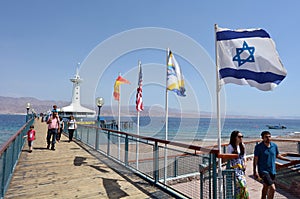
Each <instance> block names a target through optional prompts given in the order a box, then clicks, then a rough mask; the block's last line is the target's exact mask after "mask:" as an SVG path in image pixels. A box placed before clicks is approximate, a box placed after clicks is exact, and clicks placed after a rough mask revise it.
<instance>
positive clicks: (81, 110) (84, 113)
mask: <svg viewBox="0 0 300 199" xmlns="http://www.w3.org/2000/svg"><path fill="white" fill-rule="evenodd" d="M70 81H71V82H72V83H73V92H72V102H71V104H70V105H69V106H65V107H62V108H61V109H60V111H59V115H60V116H61V117H63V118H67V117H70V116H71V115H73V116H74V117H75V118H77V120H83V119H84V118H95V115H96V112H95V111H94V110H91V109H88V108H85V107H83V106H81V104H80V83H81V82H82V81H83V80H82V79H80V76H79V71H78V68H77V69H76V74H75V76H74V78H71V79H70Z"/></svg>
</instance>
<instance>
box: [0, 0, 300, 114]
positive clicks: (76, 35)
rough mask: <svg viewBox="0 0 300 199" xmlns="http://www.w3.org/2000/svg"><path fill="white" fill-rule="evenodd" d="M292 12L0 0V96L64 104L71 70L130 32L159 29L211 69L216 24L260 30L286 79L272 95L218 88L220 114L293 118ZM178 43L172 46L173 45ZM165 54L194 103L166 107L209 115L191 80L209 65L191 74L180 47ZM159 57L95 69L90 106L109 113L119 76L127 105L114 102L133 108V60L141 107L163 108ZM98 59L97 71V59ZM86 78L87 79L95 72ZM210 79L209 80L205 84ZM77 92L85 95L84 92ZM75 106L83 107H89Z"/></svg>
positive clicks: (213, 2)
mask: <svg viewBox="0 0 300 199" xmlns="http://www.w3.org/2000/svg"><path fill="white" fill-rule="evenodd" d="M299 7H300V2H298V1H296V0H294V1H289V3H287V2H284V1H261V0H253V1H250V2H244V1H230V0H229V1H221V0H220V1H217V0H210V1H204V0H203V1H197V0H194V1H180V0H175V1H174V0H172V1H170V0H166V1H158V0H156V1H155V0H151V1H150V0H149V1H140V0H131V1H114V0H112V1H100V0H98V1H96V0H89V1H82V0H51V1H50V0H48V1H47V0H45V1H40V0H26V1H16V0H10V1H4V0H1V1H0V27H1V31H0V60H1V61H0V68H1V78H0V95H1V96H9V97H35V98H38V99H41V100H57V101H58V100H63V101H70V100H71V90H72V84H71V82H70V81H69V78H71V77H73V76H74V73H75V71H76V66H77V63H78V62H81V63H82V66H84V64H85V63H87V62H88V61H89V55H91V53H92V52H93V50H95V49H96V48H97V46H98V47H99V45H100V48H103V46H101V44H103V42H104V43H105V41H108V40H109V41H111V40H113V39H114V37H115V35H116V34H122V33H124V31H130V30H133V29H136V28H146V27H153V28H164V29H166V30H167V32H168V31H176V32H177V33H180V34H183V35H184V36H186V37H188V38H190V39H191V40H193V41H194V42H196V43H198V45H200V46H202V48H203V50H205V51H206V52H207V55H208V56H209V57H210V59H211V61H212V63H213V62H214V60H215V41H214V24H218V25H219V26H220V27H226V28H231V29H237V28H264V29H265V30H267V31H268V32H269V34H270V35H271V37H272V38H273V40H274V41H275V43H276V47H277V51H278V53H279V55H280V58H281V61H282V62H283V64H284V66H285V68H286V69H287V71H288V75H287V77H286V78H285V80H284V81H283V82H282V83H281V84H280V85H279V86H278V87H277V88H276V89H275V90H274V91H272V92H262V91H259V90H257V89H255V88H252V87H249V86H238V85H232V84H230V85H229V84H228V85H225V86H224V87H223V88H222V92H224V93H225V95H224V96H225V97H224V99H225V104H224V105H222V107H223V109H226V112H227V113H234V114H244V115H255V116H300V106H299V99H300V92H299V85H300V83H299V78H298V74H300V67H299V61H298V60H299V55H298V52H299V50H298V46H299V39H297V38H298V37H297V36H298V35H300V28H299V26H298V25H297V22H298V21H299V19H300V13H299V11H298V8H299ZM138 37H139V35H137V38H138ZM141 37H144V35H141ZM139 39H141V38H139ZM144 39H145V41H146V40H147V38H144ZM150 40H151V39H150ZM124 42H125V41H124ZM128 42H130V41H128ZM177 42H178V41H177V40H176V39H174V43H177ZM162 43H163V42H162ZM177 44H178V43H177ZM120 45H121V46H118V45H115V46H113V47H111V46H110V47H111V48H107V49H104V50H106V51H109V52H112V53H113V51H116V52H117V51H118V50H120V48H121V47H123V46H124V45H125V44H124V43H122V44H120ZM183 45H184V44H182V46H183ZM170 46H174V48H173V49H171V50H173V51H174V52H175V55H176V58H177V61H178V62H179V63H180V65H181V67H182V71H183V74H184V75H185V79H186V82H187V84H188V85H189V87H190V88H189V90H188V89H187V95H188V97H189V96H191V94H192V95H193V99H190V98H187V99H184V100H183V101H182V99H178V98H176V96H174V95H173V94H170V99H169V101H170V107H176V106H178V104H179V105H180V108H181V109H183V110H187V111H190V110H195V106H197V107H198V108H197V109H199V110H201V111H212V109H213V108H212V107H214V106H215V101H214V99H209V98H210V96H209V95H210V94H209V93H210V92H214V91H211V90H210V89H208V88H207V86H205V85H206V84H207V83H210V82H209V81H206V80H205V78H201V75H199V74H198V75H197V74H196V70H194V69H193V67H196V68H197V69H198V70H199V68H200V70H202V69H201V67H210V64H203V66H202V65H201V64H200V65H201V66H200V65H198V66H193V64H192V63H189V59H188V55H186V54H184V53H181V52H182V51H183V49H180V46H181V45H177V47H176V45H172V44H170ZM170 46H165V47H163V46H162V47H161V48H167V47H170ZM114 48H115V49H114ZM186 53H187V54H188V53H190V54H192V53H191V52H186ZM165 54H166V53H165V51H164V50H162V49H160V50H159V49H140V50H136V49H132V51H128V52H127V53H124V54H120V55H115V56H116V57H115V60H113V61H112V62H110V64H109V65H106V66H100V64H99V67H103V70H104V69H105V70H104V72H103V73H102V74H101V76H99V77H98V78H99V81H98V82H97V85H96V89H94V90H92V92H93V97H92V98H94V97H98V96H102V97H104V98H105V99H106V104H113V105H115V104H116V103H115V102H114V100H113V99H112V92H113V84H114V80H115V78H116V77H117V75H118V73H119V72H120V73H122V74H124V75H125V77H126V78H127V79H128V80H129V81H131V82H132V84H131V85H130V86H128V87H126V85H124V86H122V88H121V92H122V93H126V94H129V97H128V98H123V99H125V100H126V102H124V101H121V102H122V104H125V105H127V104H133V105H134V98H135V97H134V95H135V91H134V89H135V87H136V84H137V77H136V76H137V75H136V73H135V71H134V69H135V68H136V65H137V62H138V59H140V60H141V61H142V64H143V69H144V78H145V86H144V90H143V95H144V103H145V105H146V106H156V107H160V108H163V107H164V89H163V86H162V85H161V84H160V83H157V82H156V81H158V80H153V79H151V78H153V77H156V78H157V79H160V80H161V81H162V82H163V81H165V80H164V78H163V77H164V76H163V75H161V74H163V72H162V73H161V72H160V71H159V70H156V68H159V66H161V67H162V68H164V65H165V62H166V56H165ZM98 57H99V59H100V62H99V63H101V62H102V60H101V59H102V57H101V55H98ZM103 59H105V58H104V57H103ZM153 63H154V65H155V66H153ZM203 63H206V62H203ZM204 65H206V66H204ZM153 69H155V70H153ZM163 70H164V69H163ZM214 70H215V69H212V71H214ZM146 71H147V73H146ZM88 72H90V73H91V75H92V74H93V72H94V71H88ZM131 73H132V74H131ZM83 74H85V76H84V78H83V79H84V82H83V84H85V83H86V82H89V76H88V75H87V72H86V71H85V72H84V71H83ZM130 74H131V75H130ZM133 74H134V75H133ZM160 75H161V77H160ZM214 76H215V74H214V72H213V74H212V78H214ZM147 79H148V80H147ZM212 82H214V80H213V81H212ZM86 84H88V83H86ZM82 89H87V88H86V87H84V86H83V87H82ZM122 93H121V94H122ZM124 95H125V94H124ZM82 97H83V98H85V97H86V96H82ZM82 101H84V102H90V101H94V99H88V100H87V101H85V99H83V100H82ZM195 104H197V105H195ZM224 111H225V110H224Z"/></svg>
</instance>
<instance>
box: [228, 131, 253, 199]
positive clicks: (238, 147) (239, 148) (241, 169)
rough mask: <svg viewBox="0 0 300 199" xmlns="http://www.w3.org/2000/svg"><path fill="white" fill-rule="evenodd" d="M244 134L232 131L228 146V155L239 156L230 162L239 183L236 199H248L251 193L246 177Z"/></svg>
mask: <svg viewBox="0 0 300 199" xmlns="http://www.w3.org/2000/svg"><path fill="white" fill-rule="evenodd" d="M242 139H243V134H242V133H241V132H239V131H232V133H231V135H230V141H229V145H228V146H227V153H233V154H238V158H236V159H231V160H230V162H229V163H230V168H232V169H234V171H235V176H236V181H237V183H236V184H237V188H236V190H237V193H236V198H243V199H245V198H246V199H248V198H249V193H248V191H247V183H246V177H245V170H246V158H245V156H246V152H245V145H244V144H243V141H242Z"/></svg>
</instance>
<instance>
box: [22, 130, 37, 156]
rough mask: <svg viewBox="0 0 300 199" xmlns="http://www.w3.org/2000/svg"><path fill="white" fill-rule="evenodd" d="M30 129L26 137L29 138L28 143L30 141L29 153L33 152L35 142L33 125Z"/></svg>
mask: <svg viewBox="0 0 300 199" xmlns="http://www.w3.org/2000/svg"><path fill="white" fill-rule="evenodd" d="M29 128H30V129H29V130H28V131H27V135H25V136H24V137H27V141H28V147H29V151H28V152H29V153H31V152H32V146H33V140H35V130H34V126H33V125H31V126H30V127H29Z"/></svg>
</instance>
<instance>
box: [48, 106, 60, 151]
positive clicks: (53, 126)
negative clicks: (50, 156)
mask: <svg viewBox="0 0 300 199" xmlns="http://www.w3.org/2000/svg"><path fill="white" fill-rule="evenodd" d="M47 124H48V133H47V149H49V148H50V141H51V137H52V142H51V150H55V142H56V136H57V132H58V130H59V117H58V112H57V110H56V109H53V110H52V115H51V117H50V118H49V119H48V121H47Z"/></svg>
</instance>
